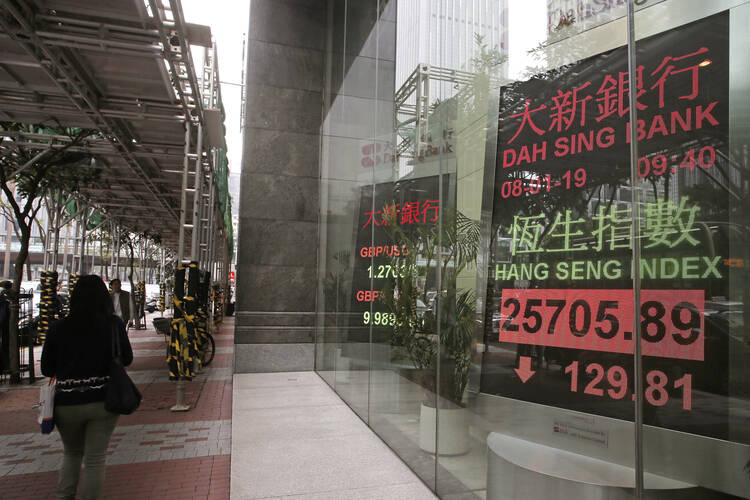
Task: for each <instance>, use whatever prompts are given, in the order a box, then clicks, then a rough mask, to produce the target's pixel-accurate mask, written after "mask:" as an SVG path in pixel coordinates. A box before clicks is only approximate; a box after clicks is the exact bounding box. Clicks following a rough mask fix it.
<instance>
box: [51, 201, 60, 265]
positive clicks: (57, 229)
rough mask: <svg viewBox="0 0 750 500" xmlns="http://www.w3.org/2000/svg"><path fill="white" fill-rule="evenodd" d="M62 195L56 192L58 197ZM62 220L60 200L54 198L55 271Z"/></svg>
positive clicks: (53, 263) (53, 258)
mask: <svg viewBox="0 0 750 500" xmlns="http://www.w3.org/2000/svg"><path fill="white" fill-rule="evenodd" d="M59 196H62V195H61V194H60V193H58V197H59ZM61 222H62V201H61V200H60V199H59V198H58V199H56V200H55V246H54V247H53V249H52V267H53V269H54V270H55V271H57V260H58V259H59V257H60V229H61V227H60V223H61Z"/></svg>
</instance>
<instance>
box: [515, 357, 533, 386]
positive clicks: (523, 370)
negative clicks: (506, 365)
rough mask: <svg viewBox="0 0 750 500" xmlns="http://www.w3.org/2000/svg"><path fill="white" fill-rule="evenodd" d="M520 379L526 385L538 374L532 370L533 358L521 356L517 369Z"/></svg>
mask: <svg viewBox="0 0 750 500" xmlns="http://www.w3.org/2000/svg"><path fill="white" fill-rule="evenodd" d="M515 370H516V373H517V374H518V378H520V379H521V382H523V383H524V384H525V383H526V382H527V381H528V380H529V379H530V378H531V376H532V375H534V374H535V373H536V372H535V371H534V370H532V369H531V358H530V357H529V356H521V358H520V359H519V361H518V368H515Z"/></svg>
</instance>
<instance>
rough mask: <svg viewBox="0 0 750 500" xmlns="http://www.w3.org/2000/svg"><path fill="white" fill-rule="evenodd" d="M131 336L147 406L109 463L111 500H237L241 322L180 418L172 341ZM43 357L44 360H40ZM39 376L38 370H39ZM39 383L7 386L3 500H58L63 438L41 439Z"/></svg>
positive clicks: (147, 333) (189, 392)
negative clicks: (170, 367) (235, 375)
mask: <svg viewBox="0 0 750 500" xmlns="http://www.w3.org/2000/svg"><path fill="white" fill-rule="evenodd" d="M155 316H158V313H157V314H155V315H149V318H148V325H149V329H147V330H139V331H136V330H130V331H129V334H130V340H131V343H132V345H133V350H134V356H135V361H134V362H133V364H132V365H131V367H129V369H128V372H129V373H130V376H131V377H132V378H133V380H134V381H135V383H136V384H137V385H138V387H139V389H140V390H141V392H142V393H143V402H142V404H141V407H140V408H139V409H138V411H137V412H135V413H134V414H133V415H127V416H122V417H120V420H119V421H118V425H117V428H116V429H115V432H114V434H113V436H112V440H111V441H110V446H109V458H108V459H107V476H106V479H105V487H104V493H103V498H105V499H138V500H140V499H150V498H159V499H160V500H167V499H170V498H175V499H177V498H179V499H180V500H187V499H191V498H195V499H198V498H200V499H206V498H210V499H227V498H229V477H230V451H231V443H230V441H231V416H232V352H233V331H234V321H233V318H226V319H225V321H224V324H223V325H221V328H220V329H219V330H218V331H215V332H214V339H215V341H216V356H215V357H214V360H213V362H212V363H211V365H210V366H209V367H208V368H206V369H204V371H203V372H202V373H201V374H200V375H199V376H198V377H196V378H195V379H194V380H193V381H192V382H188V383H186V401H187V402H188V403H189V404H191V406H192V407H191V409H190V411H188V412H183V413H172V412H170V411H169V408H170V407H171V406H172V405H173V404H174V397H175V395H174V393H175V384H174V382H170V381H169V380H168V376H167V367H166V363H165V356H164V354H165V352H166V344H165V341H164V337H163V336H161V335H158V334H157V333H155V332H154V330H153V327H152V325H151V318H153V317H155ZM40 354H41V351H39V352H38V353H37V356H36V358H37V360H38V359H39V355H40ZM37 373H38V370H37ZM39 383H41V382H37V384H34V385H31V386H30V385H28V383H24V384H23V385H21V386H13V387H9V386H8V385H7V384H0V497H1V498H3V499H34V500H37V499H44V498H54V490H55V485H56V483H57V469H58V467H59V464H60V460H61V457H62V444H61V443H60V438H59V434H58V433H57V432H54V433H53V434H51V435H46V436H44V435H41V434H40V433H39V426H38V424H37V423H36V415H37V411H36V410H34V409H32V407H31V406H32V405H33V404H34V403H35V402H36V401H37V399H38V397H39V389H38V385H39Z"/></svg>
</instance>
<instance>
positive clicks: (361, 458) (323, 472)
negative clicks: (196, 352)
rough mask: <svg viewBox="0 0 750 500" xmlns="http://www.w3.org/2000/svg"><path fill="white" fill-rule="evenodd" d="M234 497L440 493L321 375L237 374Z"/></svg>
mask: <svg viewBox="0 0 750 500" xmlns="http://www.w3.org/2000/svg"><path fill="white" fill-rule="evenodd" d="M233 391H234V398H233V400H234V405H233V408H232V422H233V431H232V499H233V500H249V499H264V500H270V499H274V500H282V499H283V500H354V499H357V500H386V499H387V500H430V499H435V498H436V497H435V496H434V495H433V494H432V492H431V491H430V490H429V489H428V488H427V486H425V485H424V483H422V482H421V481H420V480H419V478H418V477H417V476H416V475H415V474H414V473H413V472H412V471H411V470H410V469H409V468H408V467H407V466H406V465H405V464H404V463H403V462H402V461H401V459H399V458H398V457H397V456H396V454H395V453H394V452H393V451H391V449H390V448H388V447H387V446H386V445H385V443H383V441H381V440H380V438H379V437H378V436H376V435H375V433H374V432H373V431H372V430H371V429H369V428H368V427H367V426H366V425H365V424H364V422H362V420H360V418H359V417H358V416H357V415H356V414H355V413H354V412H353V411H352V410H351V409H350V408H349V407H348V406H347V405H346V404H345V403H344V402H343V401H342V400H341V398H339V397H338V396H337V395H336V393H334V392H333V390H331V388H330V387H329V386H328V385H327V384H326V383H325V382H324V381H323V380H322V379H321V378H320V377H319V376H318V375H317V374H316V373H314V372H286V373H248V374H236V375H235V376H234V388H233Z"/></svg>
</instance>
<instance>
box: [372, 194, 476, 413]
mask: <svg viewBox="0 0 750 500" xmlns="http://www.w3.org/2000/svg"><path fill="white" fill-rule="evenodd" d="M442 212H443V216H442V218H441V221H439V223H437V224H434V225H429V226H420V227H417V228H412V227H409V228H408V229H407V228H405V226H400V225H398V224H397V223H396V220H395V216H392V217H391V219H387V220H386V223H385V224H384V226H383V227H384V228H385V230H386V233H387V234H388V236H389V237H390V238H391V239H392V241H393V242H394V243H395V244H396V245H398V246H401V247H402V248H405V249H406V250H407V251H406V252H400V254H399V255H393V256H392V257H390V262H391V266H392V268H393V269H395V270H396V273H395V274H396V277H395V279H393V280H392V281H388V282H386V285H385V287H384V289H383V294H382V298H381V300H382V301H383V302H384V303H385V305H386V307H387V308H388V311H389V312H390V313H391V314H393V315H394V318H395V321H394V325H393V330H392V333H391V345H393V346H401V347H403V348H404V349H405V351H406V353H407V355H408V357H409V359H410V360H411V362H412V364H413V365H414V367H415V368H417V369H419V370H422V371H423V373H424V374H425V375H426V376H424V377H422V380H420V383H421V384H422V386H423V387H424V388H425V389H427V390H430V391H432V392H435V393H437V394H439V395H440V396H441V397H442V398H444V399H446V400H447V401H449V402H451V403H453V404H455V405H458V406H461V405H462V400H463V394H464V389H465V388H466V384H467V382H468V375H469V367H470V363H471V350H472V339H473V331H474V323H475V314H476V297H475V295H474V292H473V290H459V289H458V288H457V284H456V280H457V278H458V276H459V275H460V274H461V272H462V271H463V270H464V269H466V268H467V267H468V266H472V265H474V264H475V262H476V258H477V252H478V248H479V223H478V222H476V221H473V220H471V219H469V218H468V217H466V216H464V215H463V214H462V213H460V212H459V211H456V210H452V209H448V208H443V209H442ZM418 258H420V261H421V260H422V259H423V260H424V261H425V264H424V265H419V264H418V260H417V259H418ZM433 267H434V272H436V273H439V287H438V288H439V291H438V293H437V295H436V297H435V303H436V306H435V308H434V309H435V311H437V315H435V314H434V313H432V312H431V311H428V312H425V313H424V314H423V315H422V316H420V314H419V311H418V307H417V299H418V298H421V300H423V301H426V297H427V289H426V287H420V286H419V283H420V281H426V278H427V273H428V272H430V271H431V270H432V269H433ZM438 362H439V363H440V366H441V370H440V372H441V377H440V380H439V381H438V380H437V379H436V377H435V376H434V374H433V373H432V372H433V371H436V368H437V363H438ZM438 382H439V383H438Z"/></svg>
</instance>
